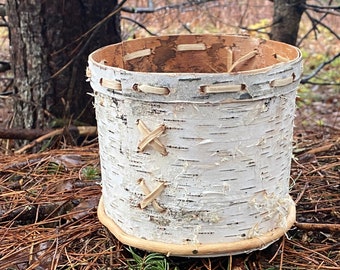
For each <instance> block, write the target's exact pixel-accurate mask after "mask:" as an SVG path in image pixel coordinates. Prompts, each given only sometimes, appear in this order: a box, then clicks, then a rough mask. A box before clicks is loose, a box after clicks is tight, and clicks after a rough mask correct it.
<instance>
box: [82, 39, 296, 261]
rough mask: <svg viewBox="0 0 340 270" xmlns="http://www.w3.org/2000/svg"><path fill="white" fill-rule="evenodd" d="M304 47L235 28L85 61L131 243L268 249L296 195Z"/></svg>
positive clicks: (118, 214) (113, 49)
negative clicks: (292, 188) (294, 158)
mask: <svg viewBox="0 0 340 270" xmlns="http://www.w3.org/2000/svg"><path fill="white" fill-rule="evenodd" d="M301 71H302V64H301V54H300V51H299V50H298V49H297V48H295V47H293V46H290V45H287V44H283V43H279V42H274V41H266V40H259V39H253V38H249V37H245V36H230V35H223V36H220V35H181V36H164V37H153V38H145V39H140V40H131V41H126V42H122V43H120V44H118V45H112V46H107V47H104V48H102V49H99V50H97V51H95V52H94V53H92V54H91V55H90V57H89V68H88V76H89V78H90V83H91V85H92V88H93V89H94V96H95V108H96V115H97V121H98V133H99V146H100V158H101V166H102V186H103V195H102V201H101V203H100V205H99V210H98V214H99V218H100V220H101V221H102V222H103V224H104V225H106V226H107V227H108V228H109V229H110V230H111V231H112V232H113V233H114V234H115V235H116V237H117V238H118V239H120V240H121V241H122V242H123V243H126V244H129V245H132V246H136V247H138V248H142V249H146V250H150V251H156V252H163V253H166V254H168V255H177V256H219V255H225V254H236V253H243V252H248V251H251V250H253V249H261V248H264V247H266V246H267V245H269V244H270V243H272V242H273V241H275V240H276V239H278V238H279V237H280V236H282V235H283V234H284V233H285V232H286V231H287V230H288V229H289V228H290V227H291V226H292V224H293V222H294V220H295V206H294V203H293V202H292V200H291V198H290V196H289V175H290V161H291V154H292V130H293V120H294V112H295V96H296V89H297V86H298V84H299V80H300V76H301Z"/></svg>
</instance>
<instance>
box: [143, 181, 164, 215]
mask: <svg viewBox="0 0 340 270" xmlns="http://www.w3.org/2000/svg"><path fill="white" fill-rule="evenodd" d="M138 183H139V185H140V186H141V187H142V190H143V192H144V194H145V195H146V196H145V198H144V199H143V200H142V201H141V202H140V204H139V205H140V207H141V208H142V209H144V208H145V207H147V206H148V205H149V204H150V203H151V204H152V206H153V208H155V210H156V211H157V212H163V211H165V209H164V208H162V207H161V206H160V205H159V204H158V202H157V201H156V198H157V197H158V196H159V195H160V194H161V193H162V191H163V190H164V189H165V187H166V184H165V183H159V185H158V186H157V187H156V188H155V190H154V191H152V192H151V191H150V189H149V188H148V186H147V185H146V184H145V180H144V179H143V178H141V179H139V180H138Z"/></svg>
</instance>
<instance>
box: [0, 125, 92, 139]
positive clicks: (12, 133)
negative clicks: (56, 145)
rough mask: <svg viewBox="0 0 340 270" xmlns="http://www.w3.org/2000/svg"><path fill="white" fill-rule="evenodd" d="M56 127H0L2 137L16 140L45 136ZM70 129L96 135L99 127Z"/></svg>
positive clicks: (82, 134) (77, 133)
mask: <svg viewBox="0 0 340 270" xmlns="http://www.w3.org/2000/svg"><path fill="white" fill-rule="evenodd" d="M53 131H55V129H21V128H0V138H1V139H14V140H29V141H31V140H34V139H36V138H38V137H41V136H44V135H46V134H49V133H51V132H53ZM68 131H70V132H72V133H73V132H75V133H76V135H80V136H96V134H97V127H95V126H79V127H76V126H71V127H68Z"/></svg>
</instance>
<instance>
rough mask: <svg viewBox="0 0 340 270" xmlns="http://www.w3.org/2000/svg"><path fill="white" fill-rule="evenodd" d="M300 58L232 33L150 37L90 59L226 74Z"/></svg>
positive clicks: (289, 49)
mask: <svg viewBox="0 0 340 270" xmlns="http://www.w3.org/2000/svg"><path fill="white" fill-rule="evenodd" d="M298 57H299V52H298V50H297V49H296V48H295V47H294V46H290V45H288V44H285V43H281V42H275V41H270V40H263V39H256V38H250V37H247V36H233V35H230V36H228V35H178V36H162V37H149V38H143V39H135V40H129V41H124V42H121V43H118V44H113V45H109V46H106V47H104V48H101V49H99V50H97V51H95V52H94V53H93V54H92V55H91V57H90V58H92V59H91V60H92V61H94V62H96V63H98V64H100V65H105V66H112V67H117V68H122V69H125V70H129V71H136V72H159V73H162V72H167V73H225V72H230V73H234V72H245V71H251V70H257V69H264V68H268V67H270V66H272V65H275V64H277V63H281V62H289V61H292V60H294V59H296V58H298Z"/></svg>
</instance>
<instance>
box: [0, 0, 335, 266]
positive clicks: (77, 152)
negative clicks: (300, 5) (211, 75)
mask: <svg viewBox="0 0 340 270" xmlns="http://www.w3.org/2000/svg"><path fill="white" fill-rule="evenodd" d="M267 2H269V1H267ZM266 10H267V9H266ZM205 16H206V15H205ZM160 17H162V16H160ZM160 17H158V18H160ZM162 18H163V17H162ZM192 18H198V17H197V16H195V17H192ZM134 19H136V18H135V17H134ZM138 19H141V18H138ZM142 19H144V20H145V25H147V22H148V20H149V17H145V16H144V17H143V18H142ZM201 19H202V17H201ZM153 20H154V19H153ZM181 20H184V18H181ZM256 20H259V18H256ZM164 22H165V20H163V21H162V22H157V24H158V27H159V25H160V24H161V23H164ZM261 23H263V22H261ZM194 24H196V25H197V24H199V26H200V27H202V29H203V28H204V29H207V31H209V32H211V31H213V30H214V29H215V28H214V29H211V28H209V27H208V26H206V25H202V24H200V23H199V21H196V20H194V19H193V21H192V24H191V25H194ZM245 24H248V23H245ZM150 25H152V21H151V24H150ZM187 26H188V25H186V26H185V27H187ZM220 26H221V25H220ZM131 27H132V26H131ZM164 28H166V26H164ZM134 29H135V28H134ZM150 29H151V30H152V31H155V29H154V28H152V27H151V26H150ZM130 30H131V29H130ZM168 31H169V29H168ZM170 31H171V30H170ZM130 32H131V31H130ZM134 35H136V36H140V35H142V34H140V32H137V34H136V33H135V34H134ZM127 37H128V35H127V36H126V38H127ZM0 41H1V39H0ZM4 42H5V41H4ZM323 42H327V44H326V45H325V43H323ZM337 42H338V41H337ZM1 44H2V46H3V44H4V43H1ZM1 44H0V45H1ZM336 44H338V43H336V42H334V41H333V40H332V39H330V36H329V35H326V34H325V33H324V32H321V33H319V39H318V40H317V41H310V40H309V41H308V42H304V43H303V44H302V45H301V46H304V50H303V54H304V58H305V59H306V64H308V66H309V67H310V68H309V69H307V70H306V72H307V73H308V72H311V71H313V69H315V67H316V66H317V63H316V61H317V60H318V61H322V60H323V59H322V55H323V56H324V57H325V53H324V52H327V55H326V56H327V57H328V56H329V55H331V54H332V52H334V51H336V48H337V45H336ZM311 51H312V52H313V53H310V52H311ZM328 54H329V55H328ZM0 55H1V54H0ZM3 57H8V54H6V55H5V56H3ZM320 57H321V59H320ZM314 62H315V64H314ZM318 63H319V62H318ZM313 65H314V67H313ZM338 68H339V63H338V64H337V65H336V66H335V67H334V66H333V67H332V66H328V68H327V70H326V71H327V74H326V73H325V74H326V75H325V76H326V78H328V79H330V80H333V81H334V82H337V83H338V84H339V81H336V78H335V79H334V76H338V75H336V74H338V70H339V69H338ZM334 74H335V75H334ZM337 80H339V78H338V79H337ZM6 82H7V81H6ZM2 90H3V89H0V92H2ZM299 96H300V97H299V98H298V99H297V111H296V119H295V129H294V153H293V154H294V158H293V160H292V168H291V196H292V198H293V199H294V201H295V202H296V209H297V216H296V219H297V222H296V224H295V225H294V226H293V227H292V228H291V230H289V231H288V232H287V234H286V235H285V236H284V237H282V238H281V239H279V240H278V241H277V242H276V243H274V244H273V245H271V246H270V247H268V248H267V249H265V250H262V251H254V252H252V253H250V254H244V255H237V256H224V257H218V258H178V257H169V258H167V261H168V262H169V264H170V269H175V267H177V269H180V270H194V269H196V270H205V269H206V270H213V269H234V270H242V269H250V270H262V269H268V270H269V269H287V270H288V269H325V270H326V269H334V270H335V269H340V241H339V239H340V229H339V224H340V89H339V85H338V86H334V85H333V86H324V85H302V86H301V87H300V89H299ZM10 104H11V100H10V98H7V97H5V96H2V97H1V100H0V125H3V126H5V125H7V124H8V120H9V119H10V118H11V116H12V113H13V111H12V108H11V107H10V106H9V105H10ZM68 135H69V134H67V133H63V134H60V135H59V136H57V137H55V138H54V139H53V140H52V141H49V143H50V145H53V147H48V148H44V146H46V145H43V146H42V150H41V151H40V152H38V153H33V154H25V153H23V154H14V153H13V151H12V149H10V148H9V146H11V145H13V144H12V143H11V141H10V140H2V141H1V143H0V144H1V146H2V150H1V153H4V154H1V155H0V269H20V270H21V269H38V270H40V269H129V264H131V262H132V261H131V260H132V254H131V252H130V251H129V250H128V249H127V247H126V246H124V245H123V244H121V243H120V242H119V241H118V240H117V239H116V238H115V237H114V236H113V235H112V234H111V233H109V231H108V230H107V229H106V228H105V227H104V226H103V225H102V224H101V223H100V222H99V220H98V218H97V214H96V211H97V205H98V200H99V198H100V195H101V187H100V180H101V176H100V162H99V150H98V144H97V143H96V140H94V141H91V142H90V141H86V140H85V141H84V142H83V143H82V145H78V146H75V145H71V144H69V137H68ZM56 146H57V147H56ZM43 149H44V150H43ZM134 252H135V253H136V254H138V255H139V256H141V257H144V256H146V255H147V254H148V253H146V252H144V251H140V250H134ZM134 269H143V268H134ZM154 269H155V268H154Z"/></svg>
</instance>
